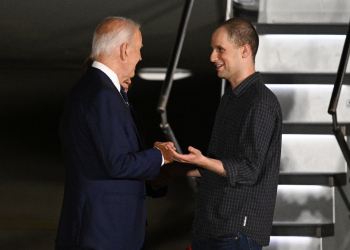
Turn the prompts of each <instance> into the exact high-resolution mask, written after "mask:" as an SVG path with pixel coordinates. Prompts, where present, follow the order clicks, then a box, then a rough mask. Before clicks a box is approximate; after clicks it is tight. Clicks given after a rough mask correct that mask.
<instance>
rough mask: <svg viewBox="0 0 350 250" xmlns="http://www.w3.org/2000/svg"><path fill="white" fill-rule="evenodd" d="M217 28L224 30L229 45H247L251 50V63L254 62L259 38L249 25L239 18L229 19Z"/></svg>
mask: <svg viewBox="0 0 350 250" xmlns="http://www.w3.org/2000/svg"><path fill="white" fill-rule="evenodd" d="M219 28H224V29H226V31H227V36H228V39H229V41H230V42H231V43H234V44H236V45H238V46H243V45H244V44H248V45H249V46H250V48H251V50H252V56H253V61H255V56H256V53H257V52H258V47H259V36H258V33H257V32H256V29H255V28H254V26H253V25H252V24H251V23H249V22H247V21H244V20H242V19H239V18H231V19H228V20H226V21H225V22H224V23H223V24H221V25H220V27H219Z"/></svg>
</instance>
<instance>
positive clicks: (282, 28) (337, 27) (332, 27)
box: [256, 23, 349, 35]
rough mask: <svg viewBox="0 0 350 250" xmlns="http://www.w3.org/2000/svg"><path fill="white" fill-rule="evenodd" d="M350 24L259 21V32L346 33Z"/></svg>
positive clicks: (291, 33) (263, 33)
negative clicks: (269, 22)
mask: <svg viewBox="0 0 350 250" xmlns="http://www.w3.org/2000/svg"><path fill="white" fill-rule="evenodd" d="M348 27H349V24H346V23H341V24H323V23H322V24H321V23H320V24H305V23H303V24H302V23H298V24H267V23H257V24H256V30H257V32H258V34H261V35H265V34H280V35H282V34H286V35H287V34H288V35H298V34H299V35H346V32H347V31H348Z"/></svg>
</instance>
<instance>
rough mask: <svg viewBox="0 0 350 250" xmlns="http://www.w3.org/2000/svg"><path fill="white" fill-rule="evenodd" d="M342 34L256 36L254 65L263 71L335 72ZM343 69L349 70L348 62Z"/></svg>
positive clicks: (340, 50)
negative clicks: (257, 42)
mask: <svg viewBox="0 0 350 250" xmlns="http://www.w3.org/2000/svg"><path fill="white" fill-rule="evenodd" d="M345 37H346V35H284V34H273V35H271V34H268V35H259V52H258V54H257V55H256V59H255V66H256V67H255V68H256V70H257V71H259V72H266V73H282V74H283V73H302V74H304V73H316V74H323V73H327V74H336V73H337V71H338V67H339V61H340V57H341V53H342V50H343V47H344V42H345ZM347 72H348V73H350V65H349V64H348V67H347ZM281 83H283V82H281Z"/></svg>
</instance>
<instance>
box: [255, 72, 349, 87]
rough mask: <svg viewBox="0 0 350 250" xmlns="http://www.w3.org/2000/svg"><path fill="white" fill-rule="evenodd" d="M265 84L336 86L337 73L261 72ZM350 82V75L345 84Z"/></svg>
mask: <svg viewBox="0 0 350 250" xmlns="http://www.w3.org/2000/svg"><path fill="white" fill-rule="evenodd" d="M260 75H261V78H262V80H263V82H264V83H268V84H274V83H275V84H276V83H277V84H334V82H335V79H336V75H337V74H336V73H299V72H295V73H280V72H260ZM349 82H350V73H346V74H345V76H344V80H343V84H344V85H347V84H348V83H349Z"/></svg>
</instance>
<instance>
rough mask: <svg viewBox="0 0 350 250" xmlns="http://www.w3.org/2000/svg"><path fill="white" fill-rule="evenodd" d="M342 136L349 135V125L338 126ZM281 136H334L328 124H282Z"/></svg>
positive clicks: (330, 125)
mask: <svg viewBox="0 0 350 250" xmlns="http://www.w3.org/2000/svg"><path fill="white" fill-rule="evenodd" d="M339 125H340V128H341V130H342V132H343V134H344V136H347V135H350V124H345V123H344V124H339ZM283 134H304V135H334V133H333V126H332V124H330V123H283Z"/></svg>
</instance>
